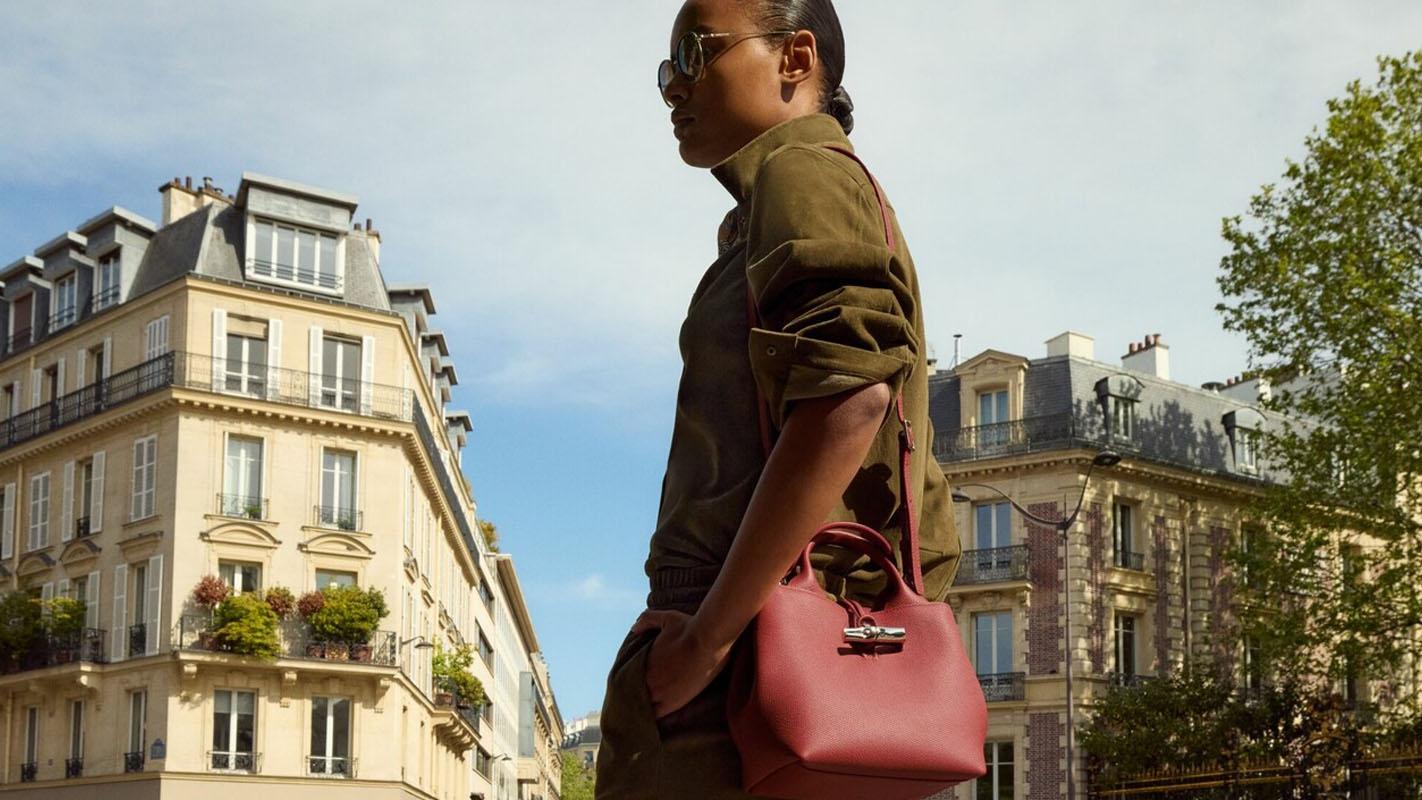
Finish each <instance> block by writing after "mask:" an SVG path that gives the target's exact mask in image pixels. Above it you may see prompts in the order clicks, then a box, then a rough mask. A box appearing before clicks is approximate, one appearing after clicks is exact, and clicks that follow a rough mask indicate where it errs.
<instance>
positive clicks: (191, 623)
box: [176, 614, 398, 667]
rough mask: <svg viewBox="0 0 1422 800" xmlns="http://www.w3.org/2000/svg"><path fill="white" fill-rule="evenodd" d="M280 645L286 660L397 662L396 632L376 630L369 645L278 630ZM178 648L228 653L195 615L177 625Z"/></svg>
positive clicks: (207, 624)
mask: <svg viewBox="0 0 1422 800" xmlns="http://www.w3.org/2000/svg"><path fill="white" fill-rule="evenodd" d="M277 639H278V644H279V647H280V650H281V656H282V657H283V658H300V659H310V660H312V661H350V662H354V663H358V664H374V665H376V666H381V667H393V666H395V665H396V664H397V663H398V660H397V652H396V651H397V650H398V648H397V647H396V638H395V631H376V632H375V634H374V635H373V636H371V638H370V641H368V642H353V643H352V642H334V641H326V640H323V639H320V638H318V637H316V636H314V635H311V634H310V633H306V632H296V633H288V632H285V631H281V630H279V631H278V633H277ZM176 647H177V649H179V650H205V651H208V652H213V653H221V652H227V651H225V650H224V649H223V647H222V645H221V644H220V643H219V642H218V641H217V639H216V637H215V636H214V635H213V628H212V618H211V617H207V616H202V615H196V614H188V615H184V616H183V617H182V618H181V619H180V621H179V623H178V639H177V645H176Z"/></svg>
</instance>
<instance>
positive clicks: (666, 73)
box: [657, 59, 676, 106]
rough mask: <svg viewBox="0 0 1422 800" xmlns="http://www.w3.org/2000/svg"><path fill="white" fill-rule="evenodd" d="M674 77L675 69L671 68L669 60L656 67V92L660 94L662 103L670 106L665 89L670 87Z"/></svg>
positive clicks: (669, 99)
mask: <svg viewBox="0 0 1422 800" xmlns="http://www.w3.org/2000/svg"><path fill="white" fill-rule="evenodd" d="M675 77H676V67H674V66H672V62H671V60H670V59H667V60H664V61H662V63H661V64H660V65H658V66H657V91H659V92H661V94H662V102H664V103H666V104H667V105H669V106H670V105H671V104H672V102H671V98H669V97H667V87H668V86H671V82H672V79H673V78H675Z"/></svg>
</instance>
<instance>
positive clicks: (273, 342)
mask: <svg viewBox="0 0 1422 800" xmlns="http://www.w3.org/2000/svg"><path fill="white" fill-rule="evenodd" d="M280 396H281V320H279V319H274V320H269V321H268V322H267V399H268V400H275V399H277V398H278V397H280Z"/></svg>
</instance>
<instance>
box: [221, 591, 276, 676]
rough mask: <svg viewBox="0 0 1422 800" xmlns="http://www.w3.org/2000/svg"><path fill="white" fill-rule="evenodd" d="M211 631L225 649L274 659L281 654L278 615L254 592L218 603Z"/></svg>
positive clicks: (234, 596)
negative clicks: (278, 636)
mask: <svg viewBox="0 0 1422 800" xmlns="http://www.w3.org/2000/svg"><path fill="white" fill-rule="evenodd" d="M212 635H213V639H214V640H215V641H216V642H217V646H218V647H219V648H221V649H223V650H226V651H228V652H232V653H240V654H242V655H249V656H258V657H260V658H264V659H269V660H270V659H275V658H276V657H277V656H278V655H280V654H281V643H280V641H279V640H278V639H277V615H276V613H275V612H274V611H272V609H271V606H268V605H267V604H266V601H264V600H262V598H260V597H258V596H257V595H255V594H252V593H248V594H239V595H233V596H231V597H229V598H227V599H226V600H223V601H222V602H221V603H219V604H218V606H217V609H216V610H215V611H214V612H213V615H212Z"/></svg>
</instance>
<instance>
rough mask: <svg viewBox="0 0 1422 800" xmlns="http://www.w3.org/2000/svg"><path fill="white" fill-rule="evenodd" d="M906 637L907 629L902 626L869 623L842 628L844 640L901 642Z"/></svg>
mask: <svg viewBox="0 0 1422 800" xmlns="http://www.w3.org/2000/svg"><path fill="white" fill-rule="evenodd" d="M906 638H908V631H906V630H905V629H903V628H893V627H887V626H880V625H872V624H870V625H861V626H859V627H857V628H845V629H844V640H845V641H846V642H902V641H903V640H904V639H906Z"/></svg>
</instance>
